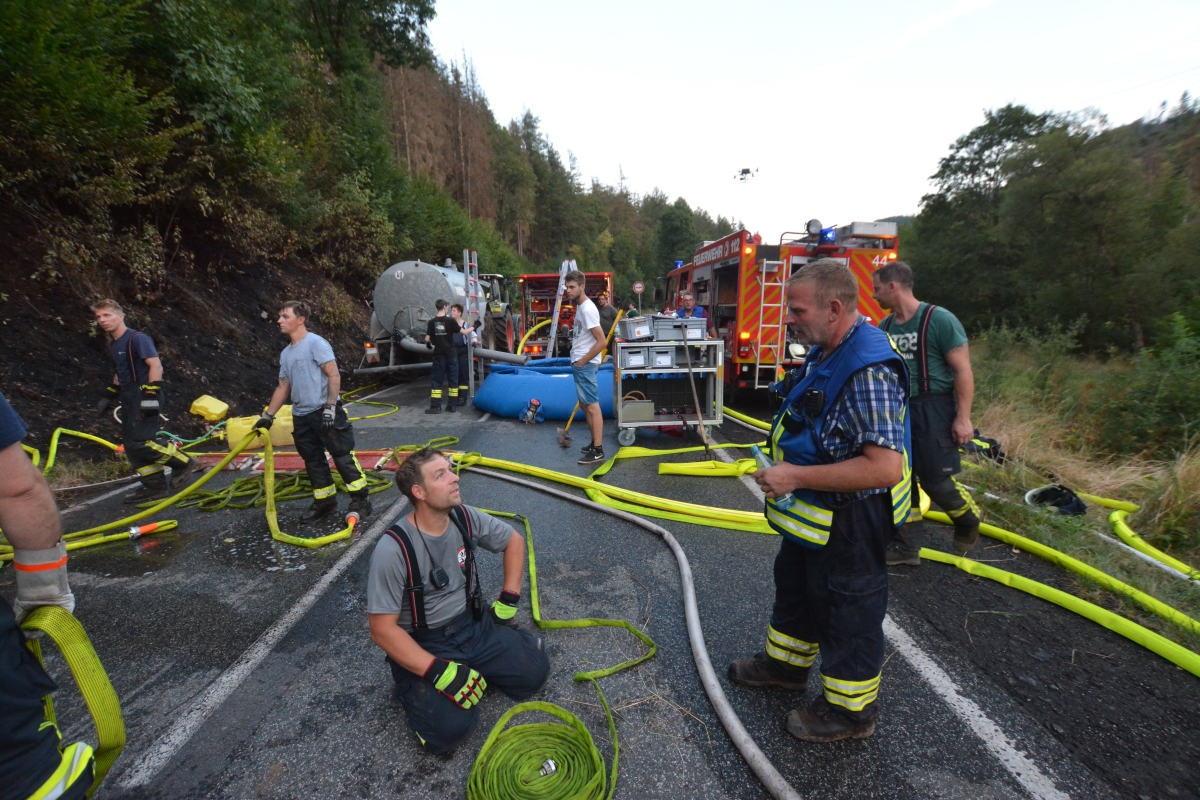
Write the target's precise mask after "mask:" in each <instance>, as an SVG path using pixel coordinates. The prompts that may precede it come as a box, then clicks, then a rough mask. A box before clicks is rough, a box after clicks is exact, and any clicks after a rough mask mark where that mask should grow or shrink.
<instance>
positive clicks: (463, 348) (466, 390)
mask: <svg viewBox="0 0 1200 800" xmlns="http://www.w3.org/2000/svg"><path fill="white" fill-rule="evenodd" d="M466 312H467V310H466V309H465V308H463V304H462V303H455V304H454V305H452V306H450V316H451V318H453V320H454V322H455V323H456V324H457V325H458V328H459V332H458V333H456V334H454V336H453V337H452V338H453V339H454V352H455V355H456V357H457V360H458V399H459V400H460V401H461V402H462V404H463V405H466V403H467V397H469V396H470V394H471V383H470V381H471V358H470V356H469V354H468V352H467V339H468V338H469V339H470V341H471V346H472V347H478V346H479V333H478V332H477V331H478V330H479V326H480V325H482V324H483V320H481V319H477V320H475V324H474V325H473V326H468V327H463V315H464V314H466Z"/></svg>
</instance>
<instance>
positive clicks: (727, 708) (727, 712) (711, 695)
mask: <svg viewBox="0 0 1200 800" xmlns="http://www.w3.org/2000/svg"><path fill="white" fill-rule="evenodd" d="M504 463H511V462H504ZM464 468H466V469H469V470H471V471H473V472H478V473H480V474H482V475H487V476H489V477H492V478H495V479H497V480H502V481H508V482H509V483H513V484H516V485H518V486H523V487H525V488H527V489H532V490H534V491H537V492H542V493H543V494H548V495H552V496H554V497H558V498H560V499H562V500H567V501H568V502H571V503H576V504H578V505H581V506H584V507H586V508H590V509H592V510H594V511H599V512H601V513H604V514H609V515H611V516H614V517H618V518H620V519H623V520H625V521H626V522H631V523H633V524H634V525H637V526H639V527H641V528H644V529H646V530H648V531H650V532H651V533H654V534H656V535H657V536H659V537H661V538H662V540H663V541H664V542H666V544H667V546H668V547H670V548H671V552H672V553H674V555H675V560H676V562H677V563H678V565H679V578H680V582H681V583H682V584H683V609H684V615H685V618H686V620H687V631H688V642H689V643H690V644H691V648H692V658H693V659H694V660H695V662H696V671H697V672H699V673H700V683H701V685H702V686H703V687H704V692H705V694H707V695H708V699H709V702H711V703H712V706H713V709H714V710H715V711H716V713H717V717H718V718H719V719H720V720H721V724H722V725H723V726H724V727H725V730H726V731H727V732H728V734H729V738H730V739H731V740H732V741H733V745H734V747H736V748H737V749H738V752H739V753H741V754H742V757H743V758H744V759H745V760H746V764H747V765H748V766H749V767H750V770H751V771H752V772H753V773H754V774H755V776H756V777H757V778H758V779H759V780H760V781H762V784H763V786H764V787H765V788H766V790H767V791H768V792H769V793H770V794H771V796H772V797H775V798H787V800H799V798H800V794H799V793H798V792H796V790H795V789H793V788H792V787H791V786H790V785H789V784H788V782H787V780H786V779H784V777H783V776H782V775H780V774H779V771H778V770H776V769H775V767H774V765H772V764H771V762H770V761H769V760H768V759H767V757H766V756H765V755H764V754H763V752H762V750H760V749H759V748H758V745H756V744H755V743H754V739H753V738H751V736H750V734H749V733H748V732H747V731H746V728H745V726H744V725H742V721H741V720H740V719H738V716H737V714H736V713H735V712H734V710H733V706H731V705H730V704H729V699H728V698H727V697H726V696H725V691H724V690H723V689H722V688H721V684H720V683H719V682H718V680H717V675H716V673H715V672H714V671H713V666H712V662H711V660H710V659H709V656H708V649H707V648H706V647H705V645H704V632H703V630H702V629H701V627H700V611H699V608H698V607H697V605H696V587H695V585H694V584H693V582H692V569H691V565H689V564H688V560H687V555H686V554H685V553H684V552H683V548H682V547H680V546H679V542H677V541H676V540H675V537H674V536H672V535H671V533H670V531H668V530H666V529H665V528H662V527H660V526H658V525H655V524H654V523H653V522H650V521H649V520H645V519H642V518H641V517H638V516H636V515H634V514H630V513H628V512H626V511H622V510H620V509H616V508H611V507H609V506H605V505H602V504H600V503H597V502H593V501H592V500H585V499H584V498H582V497H576V496H575V495H572V494H569V493H568V492H564V491H561V490H559V489H554V488H552V487H549V486H542V485H541V484H537V483H534V482H532V481H527V480H523V479H521V478H517V477H515V476H513V475H505V474H503V473H498V472H492V471H490V470H483V469H479V468H478V467H474V466H469V465H464ZM547 471H548V470H547ZM501 722H504V723H507V720H506V719H503V718H502V720H501ZM493 732H494V731H493ZM614 766H615V765H614ZM584 796H585V797H586V796H587V795H584ZM609 796H610V797H611V791H610V795H609Z"/></svg>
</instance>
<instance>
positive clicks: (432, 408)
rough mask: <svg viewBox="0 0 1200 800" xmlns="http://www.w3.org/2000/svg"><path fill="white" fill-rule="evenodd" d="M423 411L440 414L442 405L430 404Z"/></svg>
mask: <svg viewBox="0 0 1200 800" xmlns="http://www.w3.org/2000/svg"><path fill="white" fill-rule="evenodd" d="M425 413H426V414H440V413H442V407H441V406H430V407H429V408H427V409H425Z"/></svg>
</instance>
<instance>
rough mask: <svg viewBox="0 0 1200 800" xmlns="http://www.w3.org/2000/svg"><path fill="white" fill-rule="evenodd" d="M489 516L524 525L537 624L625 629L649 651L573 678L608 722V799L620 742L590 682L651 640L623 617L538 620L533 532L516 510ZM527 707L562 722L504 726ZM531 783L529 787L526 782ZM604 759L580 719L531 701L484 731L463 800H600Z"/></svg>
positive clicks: (624, 664)
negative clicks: (550, 768)
mask: <svg viewBox="0 0 1200 800" xmlns="http://www.w3.org/2000/svg"><path fill="white" fill-rule="evenodd" d="M480 510H481V511H484V512H485V513H487V514H491V515H492V516H494V517H507V518H509V519H519V520H521V522H522V523H523V524H524V526H525V542H526V545H527V548H528V558H529V596H530V605H531V608H532V610H533V620H534V622H536V623H537V626H538V627H539V628H594V627H610V628H625V629H626V630H628V631H629V632H630V633H632V634H633V635H634V636H636V637H637V638H638V639H641V641H642V643H643V644H645V645H646V646H647V647H648V648H649V649H648V650H647V651H646V652H645V653H643V654H642V655H640V656H637V657H636V658H631V659H629V660H627V661H622V662H621V663H620V664H617V665H616V666H612V667H607V668H604V669H597V670H592V671H590V672H579V673H576V675H575V680H576V681H577V682H579V681H588V682H589V683H591V684H592V686H593V687H594V688H595V690H596V694H597V695H599V697H600V704H601V706H603V707H604V716H605V718H606V719H607V721H608V730H609V733H610V735H611V736H612V745H613V760H612V772H611V774H610V776H609V781H608V787H609V788H608V794H607V796H608V797H609V798H611V797H612V796H613V792H615V791H616V788H617V770H618V764H619V760H620V755H619V754H620V746H619V744H618V742H617V725H616V723H615V722H614V721H613V717H612V711H611V710H610V709H609V707H608V700H607V699H606V698H605V696H604V692H603V691H602V690H601V689H600V684H599V683H597V682H596V681H597V680H598V679H599V678H605V677H607V676H609V675H613V674H615V673H617V672H620V671H622V670H625V669H629V668H630V667H633V666H637V665H638V664H640V663H642V662H643V661H647V660H649V659H651V658H653V657H654V654H655V653H656V652H657V650H658V647H657V646H656V645H655V644H654V641H653V640H652V639H651V638H650V637H649V636H647V635H646V634H645V633H643V632H642V631H640V630H638V629H637V628H636V627H634V626H633V625H632V624H630V623H629V622H627V621H625V620H623V619H596V618H589V619H570V620H554V619H542V614H541V607H540V605H539V602H538V585H537V560H536V558H535V557H534V549H533V531H532V529H531V528H530V527H529V520H528V519H526V518H525V517H524V516H522V515H521V514H513V513H510V512H507V511H490V510H488V509H480ZM529 711H541V712H544V713H546V714H550V715H551V716H554V717H557V718H558V719H560V720H562V721H563V722H564V723H566V724H565V725H561V724H558V723H553V722H538V723H529V724H524V725H518V726H516V727H515V728H506V726H507V725H508V722H509V721H510V720H511V719H512V718H513V717H515V716H517V715H518V714H524V713H526V712H529ZM547 759H550V760H553V761H554V763H555V764H556V765H557V769H556V771H555V772H553V773H550V774H548V775H543V774H542V773H541V768H542V765H543V764H544V763H545V762H546V760H547ZM535 782H536V785H534V786H531V785H530V784H531V783H535ZM604 786H605V782H604V758H603V757H602V756H601V755H600V751H599V750H598V749H597V748H596V743H595V742H594V741H593V740H592V735H591V733H589V732H588V729H587V727H586V726H585V725H584V724H583V722H582V721H581V720H580V719H579V718H578V717H576V716H575V715H574V714H572V713H571V712H570V711H567V710H566V709H565V708H562V707H561V706H557V705H554V704H553V703H546V702H541V701H533V702H528V703H519V704H517V705H515V706H513V707H512V708H510V709H509V710H508V711H506V712H505V713H504V715H503V716H502V717H501V718H500V719H499V721H497V723H496V724H495V726H494V727H493V728H492V731H491V733H490V734H488V737H487V741H485V742H484V743H483V748H482V749H481V750H480V751H479V755H478V756H476V758H475V763H474V764H473V765H472V767H471V774H470V777H469V778H468V779H467V798H468V800H518V798H526V797H530V796H537V797H539V798H547V800H554V798H580V800H584V799H585V798H589V799H592V798H594V800H600V799H601V798H604V797H605V791H604Z"/></svg>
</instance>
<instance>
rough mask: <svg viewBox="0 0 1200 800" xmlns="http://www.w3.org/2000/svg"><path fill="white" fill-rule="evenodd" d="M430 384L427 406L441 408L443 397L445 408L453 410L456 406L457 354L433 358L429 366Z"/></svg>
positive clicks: (435, 355)
mask: <svg viewBox="0 0 1200 800" xmlns="http://www.w3.org/2000/svg"><path fill="white" fill-rule="evenodd" d="M429 379H430V383H431V384H432V385H433V388H432V390H430V392H429V404H430V406H432V407H433V408H441V407H442V397H443V396H445V397H446V398H447V399H446V406H447V407H448V408H454V407H455V406H457V405H458V354H457V353H451V354H450V355H448V356H441V355H437V354H436V353H435V354H434V356H433V364H432V365H431V366H430V373H429Z"/></svg>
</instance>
